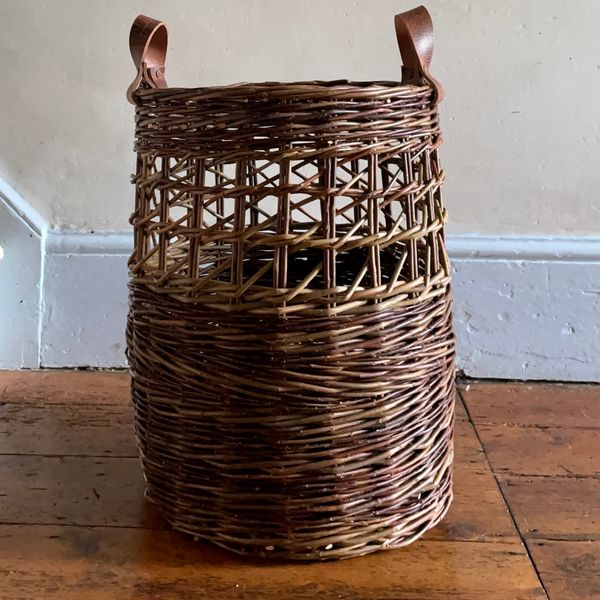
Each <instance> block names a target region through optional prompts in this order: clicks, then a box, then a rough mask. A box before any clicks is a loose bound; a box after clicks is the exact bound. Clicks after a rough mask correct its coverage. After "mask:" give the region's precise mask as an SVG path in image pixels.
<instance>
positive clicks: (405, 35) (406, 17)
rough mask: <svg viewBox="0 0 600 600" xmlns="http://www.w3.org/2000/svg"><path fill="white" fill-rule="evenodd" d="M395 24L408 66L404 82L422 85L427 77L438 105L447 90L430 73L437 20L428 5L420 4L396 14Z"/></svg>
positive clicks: (403, 76)
mask: <svg viewBox="0 0 600 600" xmlns="http://www.w3.org/2000/svg"><path fill="white" fill-rule="evenodd" d="M394 24H395V26H396V37H397V38H398V46H399V48H400V56H401V57H402V63H403V64H404V66H405V67H406V68H405V70H404V72H403V75H402V83H412V84H417V85H421V84H423V80H425V81H428V82H429V83H430V84H431V86H432V87H433V91H434V98H433V101H434V104H438V103H439V102H441V101H442V99H443V97H444V90H443V88H442V86H441V84H440V83H439V82H438V81H436V80H435V79H434V78H433V77H432V76H431V74H430V73H429V64H430V63H431V57H432V55H433V23H432V21H431V15H430V14H429V11H428V10H427V9H426V8H425V7H424V6H418V7H417V8H413V9H412V10H408V11H406V12H403V13H400V14H399V15H396V16H395V18H394Z"/></svg>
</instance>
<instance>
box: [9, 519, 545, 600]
mask: <svg viewBox="0 0 600 600" xmlns="http://www.w3.org/2000/svg"><path fill="white" fill-rule="evenodd" d="M0 536H1V537H2V541H3V543H2V544H0V574H1V577H0V586H1V588H2V592H3V593H4V596H2V597H3V598H15V599H16V598H27V599H28V600H37V599H38V598H39V599H41V598H44V599H45V600H54V599H56V600H58V599H60V600H81V599H82V598H83V599H85V600H96V599H98V600H99V599H102V600H125V599H130V600H134V599H135V600H151V599H159V598H160V599H161V600H174V599H184V598H185V599H192V600H193V599H205V598H210V599H211V600H213V599H214V600H218V599H221V598H227V599H236V598H240V599H242V598H243V599H245V600H247V599H254V598H260V599H264V600H268V599H270V598H273V599H277V600H281V599H286V600H288V599H289V600H294V599H310V600H313V599H314V598H319V599H323V600H330V599H331V600H333V599H335V600H339V599H342V600H350V599H352V600H354V599H357V598H360V599H362V600H370V599H373V600H375V599H377V600H386V599H387V600H423V599H427V600H448V598H453V599H455V600H482V599H485V600H507V599H508V598H510V599H511V600H542V599H543V598H544V597H545V596H544V594H543V592H542V590H541V589H540V587H539V583H538V580H537V578H536V575H535V573H534V570H533V568H532V566H531V564H530V563H529V561H528V559H527V556H526V554H525V551H524V549H523V548H522V546H521V545H520V544H518V543H498V544H485V543H460V542H417V543H416V544H414V545H413V546H411V547H410V548H408V549H402V550H397V551H388V552H382V553H377V554H373V555H370V556H365V557H361V558H356V559H352V560H350V561H340V562H334V563H326V564H323V563H313V564H304V565H290V564H268V563H266V564H264V563H263V564H260V563H254V562H251V561H248V560H243V559H240V558H238V557H235V556H233V555H231V554H229V553H226V552H224V551H221V550H219V549H218V548H215V547H211V546H208V545H205V544H198V543H194V542H192V541H190V540H189V539H188V538H186V537H185V536H182V535H180V534H177V533H175V532H170V531H148V530H140V529H113V528H93V529H88V528H72V527H30V526H4V527H1V528H0ZM7 594H11V595H9V596H7Z"/></svg>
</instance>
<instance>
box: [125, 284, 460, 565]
mask: <svg viewBox="0 0 600 600" xmlns="http://www.w3.org/2000/svg"><path fill="white" fill-rule="evenodd" d="M375 306H376V305H375ZM128 352H129V360H130V364H131V369H132V396H133V403H134V409H135V424H136V434H137V438H138V444H139V448H140V452H141V457H142V464H143V468H144V473H145V476H146V481H147V486H148V494H149V497H150V498H151V499H152V500H153V501H154V502H155V503H156V504H157V505H158V507H159V509H160V511H161V513H162V514H163V516H164V517H165V519H166V520H167V521H168V522H169V523H170V524H171V525H172V526H173V527H174V528H175V529H177V530H180V531H183V532H186V533H188V534H190V535H193V536H194V537H197V538H199V539H202V540H207V541H210V542H212V543H214V544H217V545H219V546H221V547H224V548H227V549H229V550H232V551H234V552H236V553H238V554H251V555H255V556H256V555H258V556H261V557H267V558H278V559H286V560H309V561H312V560H327V559H339V558H349V557H352V556H360V555H362V554H367V553H370V552H374V551H377V550H381V549H384V548H397V547H401V546H405V545H408V544H410V543H411V542H413V541H414V540H416V539H417V538H419V537H420V536H421V535H423V533H425V531H427V530H428V529H430V528H431V527H433V526H434V525H436V524H437V523H438V522H439V521H440V520H441V519H442V518H443V516H444V515H445V513H446V512H447V510H448V507H449V505H450V501H451V498H452V460H453V449H452V431H453V416H454V394H455V387H454V338H453V336H452V331H451V320H450V296H449V294H447V295H445V296H441V297H437V298H433V299H430V300H426V301H423V302H422V303H420V304H415V305H411V306H408V307H403V308H401V309H397V310H387V311H375V310H374V311H373V313H369V314H364V313H361V314H360V315H355V316H354V317H353V316H344V317H338V318H335V319H328V318H324V317H314V318H312V317H302V316H298V317H288V318H281V317H275V316H269V317H265V318H262V317H261V318H257V317H256V316H251V317H249V316H248V315H245V316H244V315H241V314H238V313H236V314H228V313H222V312H215V311H214V310H210V309H207V308H206V307H203V306H201V305H194V304H189V303H187V304H186V303H183V302H179V301H178V300H176V299H174V298H171V297H167V296H165V295H160V294H157V293H156V292H153V291H151V290H149V289H147V288H145V287H144V286H141V285H132V286H131V311H130V315H129V325H128Z"/></svg>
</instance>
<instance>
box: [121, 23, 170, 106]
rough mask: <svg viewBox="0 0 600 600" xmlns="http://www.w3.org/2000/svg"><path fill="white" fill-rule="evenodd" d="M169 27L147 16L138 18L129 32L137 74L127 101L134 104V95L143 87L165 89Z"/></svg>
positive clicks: (128, 91) (130, 87) (130, 46)
mask: <svg viewBox="0 0 600 600" xmlns="http://www.w3.org/2000/svg"><path fill="white" fill-rule="evenodd" d="M167 41H168V33H167V26H166V25H165V24H164V23H163V22H162V21H157V20H156V19H152V18H151V17H146V16H145V15H139V16H138V17H136V19H135V21H134V22H133V25H132V26H131V31H130V32H129V50H130V51H131V58H133V64H134V65H135V66H136V68H137V74H136V77H135V79H134V80H133V82H132V83H131V85H130V86H129V89H128V90H127V99H128V100H129V102H131V103H132V104H134V100H133V94H134V93H135V92H136V91H137V90H138V89H139V88H140V87H141V86H145V87H151V88H165V87H167V82H166V81H165V61H166V57H167Z"/></svg>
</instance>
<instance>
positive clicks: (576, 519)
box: [500, 476, 600, 540]
mask: <svg viewBox="0 0 600 600" xmlns="http://www.w3.org/2000/svg"><path fill="white" fill-rule="evenodd" d="M500 485H501V486H502V490H503V492H504V495H505V497H506V500H507V501H508V504H509V505H510V508H511V511H512V514H513V515H514V517H515V520H516V522H517V526H518V528H519V531H520V532H521V533H522V534H523V536H525V537H536V538H545V539H565V540H589V539H598V540H600V479H591V478H583V479H580V478H567V477H525V476H507V477H501V478H500Z"/></svg>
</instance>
